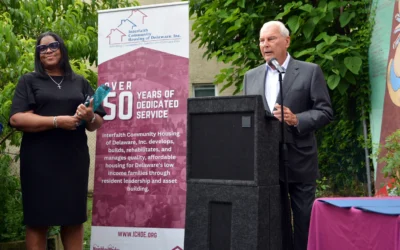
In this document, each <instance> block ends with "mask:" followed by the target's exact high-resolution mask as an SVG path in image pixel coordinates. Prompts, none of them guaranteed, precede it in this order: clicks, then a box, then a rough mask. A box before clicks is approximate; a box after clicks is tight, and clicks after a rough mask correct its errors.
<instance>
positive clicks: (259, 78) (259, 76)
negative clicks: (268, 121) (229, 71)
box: [255, 64, 271, 113]
mask: <svg viewBox="0 0 400 250" xmlns="http://www.w3.org/2000/svg"><path fill="white" fill-rule="evenodd" d="M266 76H267V66H266V65H265V64H263V65H261V66H260V67H258V70H257V71H256V76H255V77H256V78H255V82H257V83H258V87H259V91H257V92H258V93H261V96H262V99H263V103H264V107H265V110H267V111H268V112H270V113H271V110H270V109H269V107H268V103H267V99H266V97H265V79H266Z"/></svg>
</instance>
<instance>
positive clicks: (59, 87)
mask: <svg viewBox="0 0 400 250" xmlns="http://www.w3.org/2000/svg"><path fill="white" fill-rule="evenodd" d="M48 76H49V77H50V79H51V80H52V81H53V82H54V83H55V84H57V87H58V89H61V83H62V82H63V81H64V77H63V78H62V79H61V81H60V82H56V81H55V80H54V79H53V77H51V76H50V75H48Z"/></svg>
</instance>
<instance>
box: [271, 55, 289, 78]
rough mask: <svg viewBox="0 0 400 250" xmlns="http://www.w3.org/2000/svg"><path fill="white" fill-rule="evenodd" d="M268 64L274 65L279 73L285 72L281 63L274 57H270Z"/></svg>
mask: <svg viewBox="0 0 400 250" xmlns="http://www.w3.org/2000/svg"><path fill="white" fill-rule="evenodd" d="M268 65H269V66H271V67H274V68H275V69H276V70H277V71H278V72H279V73H281V74H283V73H285V69H284V68H282V66H281V65H279V63H278V61H277V60H276V58H275V57H273V58H271V59H270V60H269V62H268Z"/></svg>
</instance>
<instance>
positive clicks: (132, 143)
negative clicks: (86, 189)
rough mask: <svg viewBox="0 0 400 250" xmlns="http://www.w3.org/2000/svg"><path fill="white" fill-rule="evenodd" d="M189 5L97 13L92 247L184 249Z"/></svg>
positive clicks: (147, 7)
mask: <svg viewBox="0 0 400 250" xmlns="http://www.w3.org/2000/svg"><path fill="white" fill-rule="evenodd" d="M188 17H189V9H188V2H179V3H171V4H162V5H151V6H141V7H135V8H124V9H113V10H107V11H101V12H99V31H98V34H99V37H98V55H99V56H98V58H99V67H98V73H99V74H98V75H99V79H98V84H99V85H101V84H105V85H107V86H109V87H110V88H111V92H110V93H109V95H108V96H107V98H106V99H105V100H104V102H103V106H104V108H105V110H106V111H107V115H106V116H105V117H104V124H103V126H102V127H101V128H100V129H99V130H98V131H97V142H96V164H95V176H94V194H93V213H92V215H93V217H92V238H91V249H92V250H100V249H101V250H103V249H115V250H116V249H121V250H123V249H126V250H128V249H129V250H131V249H139V250H140V249H146V250H147V249H148V250H151V249H163V250H181V249H183V240H184V227H185V207H186V118H187V98H188V88H189V75H188V72H189V19H188Z"/></svg>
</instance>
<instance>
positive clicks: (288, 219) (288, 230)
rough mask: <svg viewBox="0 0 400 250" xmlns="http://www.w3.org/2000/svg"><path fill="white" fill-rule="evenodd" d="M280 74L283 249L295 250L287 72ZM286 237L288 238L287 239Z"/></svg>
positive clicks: (280, 164) (280, 165) (280, 163)
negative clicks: (285, 97) (285, 90)
mask: <svg viewBox="0 0 400 250" xmlns="http://www.w3.org/2000/svg"><path fill="white" fill-rule="evenodd" d="M278 72H279V88H280V95H281V119H282V121H281V144H280V152H279V153H280V154H279V160H280V162H279V167H280V168H281V169H283V175H284V185H283V192H282V193H283V194H284V195H285V197H283V204H284V208H283V211H284V212H285V213H284V217H285V218H284V219H283V222H284V224H283V229H284V230H283V232H284V235H283V237H284V238H286V237H287V241H286V240H285V241H283V242H284V246H283V249H287V250H293V231H292V210H291V206H290V199H289V182H288V165H289V156H288V148H287V145H286V142H285V116H284V112H283V88H282V74H283V73H285V72H281V71H278ZM285 235H286V237H285Z"/></svg>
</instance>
